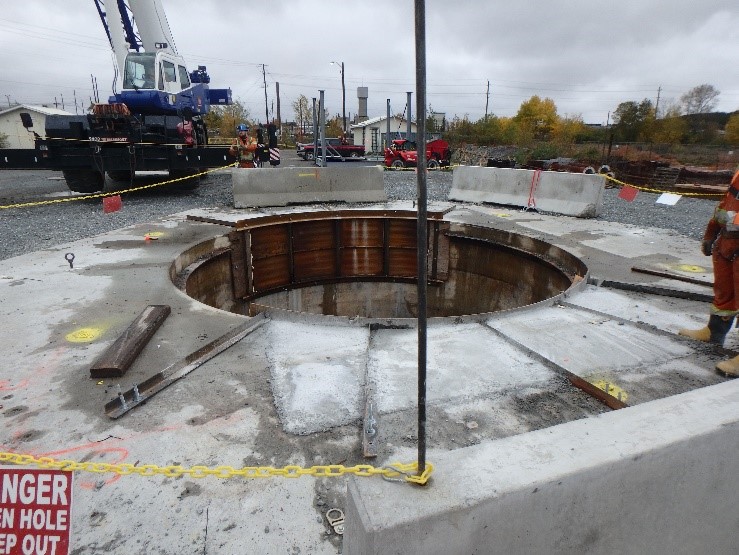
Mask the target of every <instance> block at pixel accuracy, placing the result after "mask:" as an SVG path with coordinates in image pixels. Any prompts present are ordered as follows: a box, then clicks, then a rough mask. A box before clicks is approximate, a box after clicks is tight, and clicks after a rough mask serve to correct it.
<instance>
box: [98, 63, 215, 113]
mask: <svg viewBox="0 0 739 555" xmlns="http://www.w3.org/2000/svg"><path fill="white" fill-rule="evenodd" d="M110 102H120V103H123V104H126V105H127V106H128V108H129V109H130V110H131V111H132V112H136V113H142V114H147V113H156V114H166V113H169V114H177V113H178V112H181V111H182V110H183V109H184V108H185V107H189V108H190V109H191V110H192V113H193V114H194V115H200V114H206V113H207V112H208V107H209V99H208V90H207V88H206V87H204V86H203V84H202V83H194V82H193V80H192V79H191V77H190V74H189V73H188V71H187V68H186V67H185V62H184V60H183V59H182V58H181V57H180V56H176V55H173V54H171V53H170V52H166V51H159V52H129V53H128V55H127V56H126V60H125V64H124V71H123V88H122V90H121V92H119V93H117V94H116V95H115V96H113V97H111V98H110Z"/></svg>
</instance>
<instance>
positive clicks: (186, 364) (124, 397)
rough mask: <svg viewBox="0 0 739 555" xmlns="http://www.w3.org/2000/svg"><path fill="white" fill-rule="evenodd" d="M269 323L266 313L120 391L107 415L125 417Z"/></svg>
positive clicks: (106, 407) (110, 402) (107, 408)
mask: <svg viewBox="0 0 739 555" xmlns="http://www.w3.org/2000/svg"><path fill="white" fill-rule="evenodd" d="M265 322H266V319H265V317H264V314H259V315H257V316H255V317H254V318H251V319H250V320H249V321H248V322H245V323H243V324H241V325H240V326H238V327H236V328H234V329H233V330H231V331H229V332H228V333H226V334H224V335H222V336H221V337H219V338H218V339H216V340H214V341H211V342H210V343H208V344H207V345H204V346H203V347H201V348H200V349H198V350H197V351H195V352H194V353H191V354H189V355H188V356H186V357H185V358H183V359H182V360H180V361H178V362H176V363H174V364H172V365H171V366H168V367H167V368H166V369H164V370H162V371H161V372H157V373H156V374H154V375H153V376H151V377H150V378H148V379H147V380H145V381H143V382H141V383H140V384H137V385H134V386H133V387H132V388H131V389H129V390H128V391H126V392H125V393H123V392H121V393H119V394H118V396H117V397H116V398H115V399H112V400H110V401H108V402H107V403H106V404H105V414H106V415H108V416H109V417H110V418H119V417H121V416H123V415H124V414H125V413H127V412H128V411H130V410H131V409H133V408H135V407H137V406H139V405H140V404H142V403H144V402H145V401H148V400H149V399H151V398H152V397H153V396H154V395H156V394H157V393H159V392H160V391H162V390H163V389H165V388H167V387H169V386H170V385H172V384H173V383H175V382H176V381H178V380H180V379H182V378H184V377H185V376H187V375H188V374H189V373H190V372H192V371H193V370H195V369H196V368H198V367H199V366H201V365H203V364H205V363H206V362H208V361H209V360H210V359H212V358H213V357H215V356H216V355H218V354H220V353H222V352H223V351H225V350H226V349H228V348H229V347H231V346H232V345H235V344H236V343H238V342H239V341H241V340H242V339H243V338H244V337H246V336H247V335H249V334H250V333H251V332H253V331H254V330H255V329H257V328H258V327H259V326H261V325H262V324H264V323H265Z"/></svg>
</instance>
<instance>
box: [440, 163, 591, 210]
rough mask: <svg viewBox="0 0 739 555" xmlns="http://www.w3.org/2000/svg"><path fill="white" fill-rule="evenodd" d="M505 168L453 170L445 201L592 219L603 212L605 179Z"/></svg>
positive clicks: (463, 167)
mask: <svg viewBox="0 0 739 555" xmlns="http://www.w3.org/2000/svg"><path fill="white" fill-rule="evenodd" d="M538 175H539V177H538V179H536V172H535V170H516V169H509V168H483V167H475V166H459V167H457V168H454V175H453V178H452V189H451V191H450V192H449V200H456V201H460V202H477V203H481V202H489V203H494V204H505V205H512V206H521V207H523V208H532V209H536V210H541V211H543V212H552V213H555V214H563V215H565V216H575V217H578V218H594V217H596V216H598V215H599V214H600V212H601V210H602V209H603V190H604V189H605V178H604V177H603V176H602V175H597V174H584V173H566V172H550V171H543V172H540V173H539V174H538Z"/></svg>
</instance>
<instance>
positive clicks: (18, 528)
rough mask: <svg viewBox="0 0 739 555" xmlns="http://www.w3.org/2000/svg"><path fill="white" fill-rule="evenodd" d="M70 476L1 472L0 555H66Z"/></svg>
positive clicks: (62, 474) (64, 473) (0, 470)
mask: <svg viewBox="0 0 739 555" xmlns="http://www.w3.org/2000/svg"><path fill="white" fill-rule="evenodd" d="M71 510H72V473H71V472H63V471H61V470H28V469H10V468H0V555H67V554H68V553H69V524H70V520H71Z"/></svg>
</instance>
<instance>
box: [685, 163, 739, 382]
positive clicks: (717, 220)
mask: <svg viewBox="0 0 739 555" xmlns="http://www.w3.org/2000/svg"><path fill="white" fill-rule="evenodd" d="M701 251H702V252H703V254H705V255H706V256H711V255H713V304H712V305H711V315H710V318H709V320H708V325H707V326H706V327H705V328H701V329H699V330H686V329H682V330H680V331H679V332H678V334H679V335H684V336H686V337H690V338H692V339H697V340H698V341H706V342H709V343H716V344H718V345H723V344H724V338H725V337H726V334H727V333H728V332H729V330H730V329H731V325H732V324H733V323H734V318H735V317H736V315H737V313H739V170H738V171H737V172H736V173H734V177H733V178H732V180H731V185H730V186H729V190H728V191H727V192H726V196H724V198H723V199H722V200H721V202H720V203H719V204H718V206H717V207H716V210H715V211H714V213H713V217H712V218H711V220H710V221H709V222H708V226H706V232H705V233H704V234H703V243H701ZM716 369H717V370H718V371H720V372H723V373H724V374H726V375H729V376H739V356H737V357H734V358H732V359H730V360H724V361H721V362H719V363H718V364H717V365H716Z"/></svg>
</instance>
